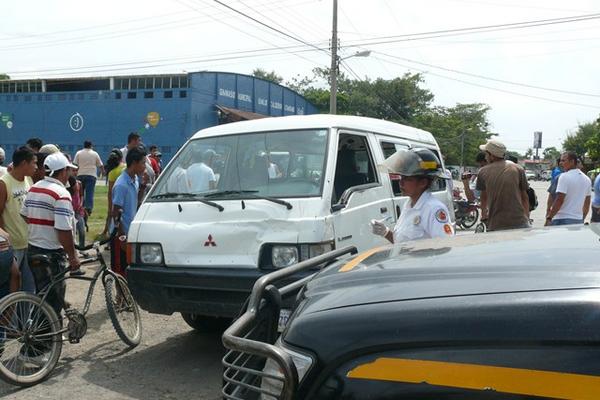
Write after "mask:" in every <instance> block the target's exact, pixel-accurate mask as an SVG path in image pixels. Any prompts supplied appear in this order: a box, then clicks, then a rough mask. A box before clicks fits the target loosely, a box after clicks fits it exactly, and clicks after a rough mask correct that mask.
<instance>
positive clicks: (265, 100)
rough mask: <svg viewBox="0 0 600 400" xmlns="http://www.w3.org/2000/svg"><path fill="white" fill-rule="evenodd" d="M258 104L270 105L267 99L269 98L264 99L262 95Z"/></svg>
mask: <svg viewBox="0 0 600 400" xmlns="http://www.w3.org/2000/svg"><path fill="white" fill-rule="evenodd" d="M258 104H259V105H261V106H265V107H267V106H268V105H269V102H268V101H267V99H263V98H262V97H259V98H258Z"/></svg>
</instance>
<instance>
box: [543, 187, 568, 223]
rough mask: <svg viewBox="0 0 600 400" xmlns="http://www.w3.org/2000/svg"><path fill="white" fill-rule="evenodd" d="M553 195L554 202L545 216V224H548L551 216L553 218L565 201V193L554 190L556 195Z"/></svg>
mask: <svg viewBox="0 0 600 400" xmlns="http://www.w3.org/2000/svg"><path fill="white" fill-rule="evenodd" d="M554 197H555V198H554V202H553V203H552V208H551V209H550V212H549V213H548V215H547V216H546V224H545V225H550V221H552V218H554V216H555V215H556V214H557V213H558V212H559V211H560V208H561V207H562V205H563V203H564V202H565V197H566V195H565V194H564V193H560V192H556V196H554Z"/></svg>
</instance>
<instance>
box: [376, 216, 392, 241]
mask: <svg viewBox="0 0 600 400" xmlns="http://www.w3.org/2000/svg"><path fill="white" fill-rule="evenodd" d="M383 221H385V218H384V219H380V220H376V219H372V220H371V230H372V231H373V234H375V235H379V236H383V237H385V236H386V235H387V234H388V233H389V231H390V229H389V228H388V227H387V226H385V224H384V223H383Z"/></svg>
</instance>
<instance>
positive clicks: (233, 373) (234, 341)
mask: <svg viewBox="0 0 600 400" xmlns="http://www.w3.org/2000/svg"><path fill="white" fill-rule="evenodd" d="M356 253H357V249H356V247H354V246H349V247H345V248H343V249H339V250H333V251H330V252H328V253H325V254H322V255H320V256H317V257H314V258H311V259H309V260H306V261H302V262H300V263H298V264H295V265H292V266H290V267H286V268H284V269H280V270H277V271H275V272H272V273H270V274H267V275H264V276H262V277H260V278H259V279H258V280H257V281H256V282H255V283H254V287H253V288H252V293H251V294H250V297H249V298H248V300H247V306H246V308H245V311H244V313H243V314H242V315H241V316H240V317H239V318H238V319H237V320H235V321H234V322H233V324H232V325H231V326H230V327H229V328H228V329H227V330H226V331H225V333H223V337H222V341H223V345H224V346H225V348H226V349H227V350H228V352H227V354H225V357H223V360H222V363H223V366H224V372H223V389H222V394H223V397H224V398H225V399H231V400H242V399H243V400H246V399H259V398H260V399H273V400H274V399H280V400H291V399H293V398H294V394H295V393H296V390H297V387H298V383H299V382H298V371H297V370H296V366H295V365H294V362H293V361H292V358H291V356H290V355H289V354H288V353H286V352H285V351H284V350H282V349H281V348H279V347H276V346H274V345H273V343H275V340H276V339H277V335H278V333H277V323H278V320H279V312H280V310H281V299H282V298H285V297H287V296H289V295H291V294H293V293H296V292H297V291H298V290H299V289H300V288H302V287H303V286H304V285H305V284H306V282H308V281H309V280H310V279H311V278H312V276H313V275H314V274H311V275H309V276H306V277H304V278H302V279H298V280H296V281H294V282H292V283H290V284H288V285H287V286H284V287H282V288H281V289H279V288H277V287H276V286H275V283H276V282H277V281H279V280H281V279H284V278H286V277H289V276H291V275H295V274H298V273H300V272H302V271H305V270H308V269H312V268H316V267H320V266H324V265H327V264H329V263H331V262H332V261H334V260H336V259H337V258H339V257H341V256H343V255H345V254H356ZM242 309H243V310H244V308H242ZM265 322H266V323H265ZM267 360H271V361H273V362H275V363H276V364H277V366H278V367H279V368H280V370H281V372H282V375H283V376H278V375H273V374H267V373H265V372H263V367H264V365H265V362H266V361H267ZM263 378H267V379H269V380H270V381H271V382H273V381H276V382H277V384H278V385H280V386H281V391H280V393H274V392H272V391H269V390H268V389H265V388H262V387H261V381H262V379H263Z"/></svg>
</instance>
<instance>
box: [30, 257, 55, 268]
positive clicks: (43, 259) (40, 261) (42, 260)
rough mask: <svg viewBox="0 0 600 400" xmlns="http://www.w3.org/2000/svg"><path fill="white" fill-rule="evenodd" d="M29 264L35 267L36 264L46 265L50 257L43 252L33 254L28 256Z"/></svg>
mask: <svg viewBox="0 0 600 400" xmlns="http://www.w3.org/2000/svg"><path fill="white" fill-rule="evenodd" d="M28 261H29V265H30V266H31V267H36V266H38V265H40V264H41V265H48V264H50V257H49V256H47V255H45V254H35V255H33V256H30V257H29V258H28Z"/></svg>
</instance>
